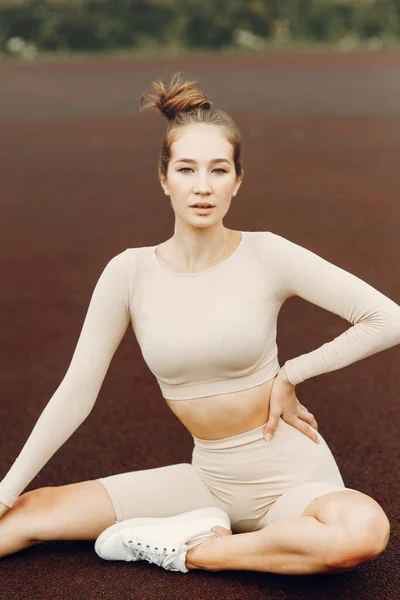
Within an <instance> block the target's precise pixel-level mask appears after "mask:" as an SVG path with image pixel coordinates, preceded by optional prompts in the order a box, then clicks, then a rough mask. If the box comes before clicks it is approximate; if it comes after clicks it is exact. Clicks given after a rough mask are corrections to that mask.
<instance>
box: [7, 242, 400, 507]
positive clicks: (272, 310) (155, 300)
mask: <svg viewBox="0 0 400 600" xmlns="http://www.w3.org/2000/svg"><path fill="white" fill-rule="evenodd" d="M156 248H157V247H156V246H146V247H139V248H129V249H127V250H125V251H124V252H121V253H120V254H118V255H117V256H115V257H114V258H112V259H111V260H110V261H109V263H108V264H107V265H106V267H105V269H104V271H103V272H102V274H101V276H100V278H99V280H98V282H97V284H96V287H95V289H94V292H93V295H92V298H91V300H90V303H89V307H88V310H87V314H86V318H85V321H84V323H83V327H82V331H81V334H80V337H79V339H78V342H77V345H76V348H75V352H74V354H73V356H72V360H71V363H70V365H69V367H68V370H67V372H66V375H65V376H64V378H63V380H62V381H61V383H60V385H59V387H58V388H57V389H56V391H55V393H54V394H53V396H52V397H51V399H50V400H49V402H48V403H47V405H46V406H45V408H44V410H43V412H42V414H41V415H40V417H39V419H38V421H37V422H36V424H35V426H34V428H33V430H32V432H31V434H30V436H29V438H28V440H27V441H26V443H25V445H24V447H23V448H22V450H21V452H20V454H19V455H18V457H17V459H16V460H15V462H14V464H13V465H12V466H11V468H10V470H9V472H8V473H7V474H6V476H5V477H4V478H3V480H2V481H1V482H0V502H2V503H3V504H5V505H7V506H9V507H11V506H13V504H14V502H15V501H16V499H17V497H18V496H19V494H20V493H21V492H22V491H23V490H24V488H25V487H26V486H27V485H28V484H29V483H30V482H31V481H32V479H33V478H34V477H35V475H36V474H37V473H38V472H39V471H40V469H41V468H42V467H43V466H44V465H45V464H46V463H47V461H48V460H49V459H50V458H51V457H52V456H53V454H54V453H55V452H56V451H57V450H58V448H60V446H61V445H62V444H64V442H65V441H66V440H67V439H68V438H69V437H70V436H71V435H72V433H73V432H74V431H75V430H76V429H77V428H78V426H79V425H80V424H81V423H82V422H83V421H84V420H85V419H86V417H87V416H88V415H89V413H90V411H91V409H92V408H93V405H94V403H95V401H96V398H97V396H98V393H99V390H100V387H101V385H102V382H103V380H104V377H105V374H106V372H107V369H108V367H109V364H110V362H111V359H112V357H113V355H114V353H115V351H116V349H117V347H118V345H119V343H120V341H121V339H122V337H123V336H124V334H125V332H126V329H127V327H128V325H129V323H130V322H131V324H132V327H133V331H134V333H135V335H136V338H137V340H138V344H139V346H140V349H141V352H142V355H143V358H144V360H145V362H146V364H147V365H148V367H149V369H150V371H151V372H152V373H153V374H154V375H155V377H156V379H157V381H158V384H159V386H160V389H161V392H162V394H163V396H164V398H168V399H174V400H184V399H191V398H199V397H205V396H211V395H217V394H223V393H229V392H236V391H239V390H245V389H247V388H251V387H254V386H258V385H260V384H262V383H264V382H266V381H268V380H269V379H271V378H272V377H274V375H276V373H277V372H278V371H279V369H280V366H279V363H278V358H277V345H276V324H277V317H278V313H279V310H280V308H281V306H282V304H283V303H284V301H285V300H286V299H287V298H289V297H290V296H294V295H297V296H300V297H301V298H304V299H305V300H308V301H309V302H312V303H313V304H316V305H317V306H320V307H322V308H324V309H326V310H328V311H331V312H332V313H335V314H337V315H340V316H341V317H342V318H343V319H346V320H347V321H349V322H350V323H351V324H352V326H351V327H350V328H348V329H347V330H346V331H345V332H344V333H342V334H341V335H339V336H338V337H336V338H335V339H333V340H331V341H329V342H327V343H325V344H323V345H322V346H321V347H320V348H317V349H316V350H313V351H311V352H309V353H307V354H303V355H301V356H297V357H296V358H292V359H290V360H288V361H287V362H286V363H285V365H284V366H285V371H286V374H287V377H288V379H289V381H290V382H291V383H292V384H294V385H296V384H298V383H300V382H302V381H304V380H305V379H308V378H310V377H313V376H316V375H319V374H322V373H327V372H329V371H334V370H336V369H340V368H341V367H344V366H346V365H349V364H351V363H353V362H355V361H358V360H360V359H362V358H365V357H367V356H370V355H371V354H374V353H375V352H378V351H381V350H384V349H386V348H389V347H391V346H394V345H395V344H398V343H400V306H399V305H398V304H396V303H395V302H393V301H392V300H390V299H389V298H388V297H386V296H385V295H383V294H382V293H380V292H379V291H377V290H376V289H374V288H373V287H371V286H370V285H369V284H367V283H366V282H365V281H362V280H361V279H359V278H358V277H356V276H355V275H352V274H351V273H349V272H347V271H345V270H343V269H341V268H340V267H337V266H335V265H333V264H332V263H330V262H328V261H326V260H325V259H323V258H321V257H320V256H318V255H317V254H315V253H313V252H311V251H309V250H307V249H305V248H303V247H301V246H299V245H297V244H295V243H293V242H290V241H289V240H287V239H285V238H284V237H281V236H279V235H277V234H274V233H272V232H268V231H243V232H242V239H241V241H240V243H239V245H238V247H237V248H236V250H235V251H234V253H233V254H232V255H231V256H230V257H229V258H227V259H226V260H225V261H223V262H221V263H219V264H217V265H216V266H214V267H212V268H210V269H206V270H203V271H200V272H198V273H190V274H186V273H175V272H172V271H170V270H168V269H166V268H165V267H164V266H162V265H161V263H160V262H159V261H158V258H157V257H156V253H155V251H156Z"/></svg>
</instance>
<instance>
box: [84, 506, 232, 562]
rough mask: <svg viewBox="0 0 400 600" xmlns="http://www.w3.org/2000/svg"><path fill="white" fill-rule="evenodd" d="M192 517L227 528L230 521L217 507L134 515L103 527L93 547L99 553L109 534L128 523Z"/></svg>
mask: <svg viewBox="0 0 400 600" xmlns="http://www.w3.org/2000/svg"><path fill="white" fill-rule="evenodd" d="M193 519H213V520H214V519H215V521H216V522H215V525H213V526H212V527H215V526H217V525H218V526H220V527H224V528H225V529H229V530H230V528H231V523H230V520H229V517H228V515H227V513H226V512H225V511H224V510H223V509H222V508H218V507H215V508H213V507H211V508H199V509H197V510H191V511H189V512H185V513H182V514H180V515H174V516H172V517H138V518H136V517H135V518H133V519H125V520H124V521H120V522H119V523H115V524H114V525H110V527H107V529H105V530H104V531H103V532H102V533H101V534H100V535H99V537H98V538H97V539H96V542H95V545H94V549H95V552H96V553H97V554H99V552H100V547H101V546H102V544H103V543H104V542H105V541H106V540H107V539H108V538H109V537H110V536H111V535H114V533H115V532H116V531H118V530H119V529H125V528H126V527H129V526H130V525H132V526H133V525H150V524H156V523H159V522H163V523H164V522H165V521H167V522H168V523H174V522H176V523H186V522H188V521H192V520H193Z"/></svg>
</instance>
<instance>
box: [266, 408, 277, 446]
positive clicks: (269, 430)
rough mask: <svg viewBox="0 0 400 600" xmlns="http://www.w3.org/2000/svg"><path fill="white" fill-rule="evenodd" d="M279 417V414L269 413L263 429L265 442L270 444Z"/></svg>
mask: <svg viewBox="0 0 400 600" xmlns="http://www.w3.org/2000/svg"><path fill="white" fill-rule="evenodd" d="M280 416H281V413H279V412H270V414H269V419H268V421H267V423H266V425H265V427H264V431H263V435H264V439H265V440H266V441H267V442H270V441H271V440H272V437H273V435H274V433H275V430H276V428H277V426H278V422H279V417H280Z"/></svg>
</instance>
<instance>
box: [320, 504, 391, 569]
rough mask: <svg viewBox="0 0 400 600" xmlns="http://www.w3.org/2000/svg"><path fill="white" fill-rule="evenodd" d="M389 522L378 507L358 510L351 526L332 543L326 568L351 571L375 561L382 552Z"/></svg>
mask: <svg viewBox="0 0 400 600" xmlns="http://www.w3.org/2000/svg"><path fill="white" fill-rule="evenodd" d="M389 537H390V523H389V519H388V518H387V516H386V514H385V513H384V511H383V510H382V508H381V507H380V506H379V505H376V506H369V507H362V509H361V508H360V510H359V513H358V514H356V515H355V516H354V519H353V521H352V524H351V527H346V528H343V529H342V531H341V532H340V534H339V535H338V539H337V543H336V544H333V549H332V554H331V556H330V566H331V567H334V568H339V569H351V568H354V567H356V566H358V565H360V564H361V563H364V562H368V561H371V560H374V559H375V558H377V557H378V556H379V555H380V554H382V552H383V551H384V550H385V549H386V547H387V545H388V542H389Z"/></svg>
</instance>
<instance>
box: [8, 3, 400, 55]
mask: <svg viewBox="0 0 400 600" xmlns="http://www.w3.org/2000/svg"><path fill="white" fill-rule="evenodd" d="M277 23H278V25H279V24H280V23H284V26H285V27H286V30H287V35H288V36H289V37H290V38H291V39H294V40H307V39H310V40H321V41H324V40H325V41H329V42H334V41H337V40H339V39H341V38H343V37H344V36H348V35H350V36H351V35H353V36H356V37H358V38H360V39H367V38H371V37H374V36H391V37H400V0H375V1H374V0H347V1H346V0H26V1H25V2H24V1H15V0H14V1H12V0H0V46H2V48H3V49H4V48H5V43H6V41H7V40H8V39H9V38H11V37H15V36H18V37H22V38H23V39H24V40H26V41H29V42H33V43H35V44H36V45H37V46H38V48H39V49H43V50H57V49H73V50H100V49H110V48H131V47H135V46H136V47H137V46H143V45H144V44H146V43H149V42H150V43H154V44H156V45H158V47H162V46H163V45H168V44H175V45H177V44H180V45H182V46H184V47H186V48H207V49H208V48H210V49H218V48H222V47H226V46H231V45H232V44H234V43H235V32H237V30H244V31H248V32H251V33H252V34H254V35H256V36H258V37H259V38H261V39H262V40H267V39H268V38H271V37H272V36H273V35H274V34H276V28H277Z"/></svg>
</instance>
